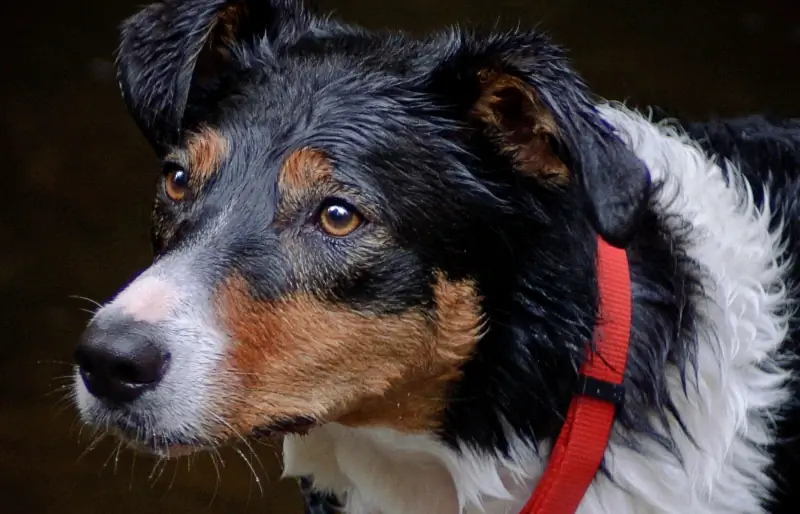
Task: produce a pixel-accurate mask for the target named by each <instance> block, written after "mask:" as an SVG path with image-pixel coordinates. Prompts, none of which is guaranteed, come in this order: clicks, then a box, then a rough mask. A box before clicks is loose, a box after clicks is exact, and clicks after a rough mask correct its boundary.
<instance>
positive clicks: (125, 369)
mask: <svg viewBox="0 0 800 514" xmlns="http://www.w3.org/2000/svg"><path fill="white" fill-rule="evenodd" d="M139 371H140V370H139V369H138V368H137V367H136V366H135V365H134V364H132V363H130V362H120V363H117V365H116V366H114V368H113V369H112V370H111V374H112V375H114V376H115V377H117V379H118V380H120V381H122V382H128V383H131V384H137V383H146V382H149V380H142V378H143V377H142V374H141V373H140V372H139Z"/></svg>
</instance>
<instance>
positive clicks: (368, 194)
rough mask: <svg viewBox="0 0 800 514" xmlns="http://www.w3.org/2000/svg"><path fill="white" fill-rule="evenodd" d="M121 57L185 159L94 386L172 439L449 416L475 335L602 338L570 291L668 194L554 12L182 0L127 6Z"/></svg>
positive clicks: (558, 342) (87, 351) (163, 181)
mask: <svg viewBox="0 0 800 514" xmlns="http://www.w3.org/2000/svg"><path fill="white" fill-rule="evenodd" d="M118 67H119V80H120V86H121V88H122V91H123V96H124V99H125V102H126V104H127V105H128V107H129V110H130V112H131V114H132V116H133V118H134V119H135V120H136V122H137V124H138V125H139V127H140V129H141V130H142V132H143V133H144V135H145V136H146V137H147V139H148V140H149V141H150V143H151V144H152V145H153V147H154V149H155V151H156V152H157V154H158V156H159V157H160V158H161V159H162V161H163V173H162V175H161V176H160V177H159V182H158V192H157V196H156V201H155V208H154V213H153V241H154V247H155V253H156V258H155V260H154V262H153V264H152V266H150V267H149V268H148V269H147V270H145V271H144V272H143V273H142V274H141V275H139V276H138V277H137V278H136V279H135V280H134V281H133V282H132V283H130V284H129V285H128V286H127V287H126V288H125V289H123V290H122V291H121V292H120V293H119V294H118V295H117V296H116V297H115V298H114V299H113V301H111V302H110V303H108V304H107V305H105V306H104V307H103V308H102V309H101V310H100V311H99V312H97V314H96V315H95V317H94V318H93V319H92V321H91V323H90V325H89V327H88V328H87V331H86V333H85V335H84V338H83V341H82V342H81V344H80V346H79V349H78V351H77V354H76V358H77V362H78V364H79V368H78V370H79V371H78V374H77V375H78V376H77V377H76V384H75V387H76V388H77V397H78V403H79V408H80V411H81V414H82V416H83V418H84V419H85V420H86V421H88V422H90V423H95V424H100V425H105V424H107V425H108V426H111V427H113V428H114V429H116V430H117V431H118V432H119V433H120V434H121V435H122V436H123V437H125V438H127V439H129V440H131V441H132V442H134V443H138V444H140V445H142V446H145V447H149V448H151V449H154V450H158V451H162V452H167V453H174V452H177V451H178V450H179V449H180V448H182V447H186V446H189V447H198V446H204V445H212V444H219V443H223V442H224V441H226V440H227V439H229V438H232V437H235V436H238V435H241V434H250V433H252V432H253V431H261V432H264V431H266V432H297V431H302V430H304V429H306V428H308V427H310V426H312V425H314V424H319V423H325V422H331V421H335V422H339V423H343V424H348V425H353V426H361V425H380V426H387V427H392V428H396V429H398V430H403V431H408V432H415V431H430V430H437V429H441V428H442V426H443V425H444V424H446V423H447V418H448V416H450V415H451V414H449V412H450V411H451V410H452V402H451V401H450V400H451V399H452V397H453V395H454V394H457V393H456V392H455V391H457V390H458V388H459V384H460V383H461V382H462V380H463V378H464V375H465V374H466V373H469V372H470V370H469V366H470V362H473V361H475V360H476V359H477V358H478V357H477V356H480V360H481V362H482V365H483V366H485V365H487V363H489V364H491V363H492V362H494V360H496V361H497V362H498V363H499V362H500V361H502V359H503V358H504V357H503V355H502V354H503V352H504V350H503V345H504V344H507V341H509V340H514V341H515V342H516V343H515V344H517V343H519V344H523V343H524V344H525V345H527V349H528V352H529V353H532V354H533V357H532V360H531V362H534V363H536V362H538V363H543V362H544V363H546V362H547V358H549V357H553V356H555V357H553V358H555V359H556V360H557V357H558V356H560V355H562V354H567V353H569V352H573V351H574V350H575V348H576V347H580V341H579V339H580V338H581V337H583V336H585V335H587V333H588V334H590V333H591V328H590V325H591V320H576V319H575V317H576V316H578V314H573V313H572V312H571V310H570V306H569V305H567V304H565V303H564V302H563V301H561V300H562V299H563V298H565V297H567V298H570V300H569V301H570V302H572V303H573V304H576V305H579V304H581V303H582V302H583V303H586V302H588V303H591V302H593V301H594V296H593V295H594V293H593V291H594V289H593V288H594V286H593V285H592V284H593V282H592V280H593V275H592V273H593V271H592V266H591V265H592V256H593V246H592V242H593V240H594V237H595V234H596V233H599V234H601V235H602V236H603V237H605V238H606V239H607V240H609V241H610V242H612V243H615V244H624V243H625V242H626V241H627V240H628V238H629V237H630V236H631V234H632V233H633V232H634V231H635V229H636V224H637V221H638V219H639V215H640V213H641V212H642V210H643V208H644V206H645V203H646V198H647V193H648V188H649V179H648V173H647V170H646V169H645V168H644V166H643V164H642V163H641V162H640V161H638V160H637V159H636V158H635V157H634V156H633V155H632V154H631V153H630V152H629V151H628V150H627V149H626V148H625V147H624V145H623V144H622V143H621V142H620V141H619V140H618V139H617V138H616V136H615V135H614V134H613V131H612V130H611V129H610V127H608V126H607V125H606V124H605V123H603V122H602V121H601V120H600V118H599V117H598V115H597V113H596V112H595V110H594V108H593V106H592V103H591V102H590V100H589V99H588V97H587V96H586V94H585V93H584V88H583V85H582V83H581V81H580V80H579V79H578V78H577V76H576V75H574V74H573V73H572V72H571V71H570V70H569V68H568V67H567V66H566V64H565V62H564V59H563V57H562V55H561V53H560V51H559V50H558V49H556V48H555V47H553V46H551V45H550V44H549V43H548V42H547V41H546V40H545V39H543V38H542V37H540V36H538V35H536V34H533V33H529V32H511V33H508V34H503V35H493V36H486V37H483V36H479V35H475V34H466V33H463V32H458V31H455V32H449V33H446V34H441V35H435V36H431V37H429V38H427V39H421V40H415V39H411V38H408V37H406V36H404V35H400V34H394V33H392V34H376V33H370V32H367V31H365V30H362V29H359V28H356V27H351V26H346V25H343V24H340V23H338V22H335V21H332V20H330V19H327V18H320V17H316V16H314V15H312V14H311V13H309V12H308V11H307V10H306V9H305V8H304V7H302V6H301V5H299V4H297V3H295V2H293V1H291V0H273V1H245V0H239V1H224V0H186V1H178V0H165V1H164V2H162V3H158V4H154V5H152V6H150V7H148V8H146V9H145V10H143V11H142V12H140V13H139V14H137V15H136V16H134V17H133V18H131V19H130V20H128V21H127V22H126V23H125V24H124V27H123V30H122V44H121V46H120V50H119V56H118ZM522 306H524V308H523V307H522ZM521 310H524V311H525V312H526V313H527V314H526V316H524V320H525V321H524V323H523V325H524V326H523V325H520V324H519V323H518V321H519V320H520V319H523V317H521V316H520V315H518V311H520V312H521ZM583 310H584V311H585V310H586V309H585V308H584V309H583ZM589 310H591V309H589ZM576 312H577V311H576ZM577 326H580V327H582V328H581V330H579V331H578V333H576V330H575V327H577ZM587 327H588V328H587ZM487 341H490V342H491V344H490V343H487ZM537 351H541V354H536V352H537ZM548 356H549V357H548ZM546 357H547V358H546ZM498 365H499V364H498ZM514 365H520V363H514ZM533 365H534V366H535V365H536V364H533ZM545 372H546V371H545V370H539V375H540V376H541V374H542V373H545ZM486 378H487V380H489V381H491V378H490V377H488V376H487V377H486ZM486 387H487V391H489V390H491V385H487V386H486ZM498 400H499V399H498ZM461 404H462V405H466V406H467V408H468V404H469V398H461Z"/></svg>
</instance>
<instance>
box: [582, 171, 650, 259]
mask: <svg viewBox="0 0 800 514" xmlns="http://www.w3.org/2000/svg"><path fill="white" fill-rule="evenodd" d="M625 186H626V187H625V189H624V190H622V191H617V192H616V194H610V195H608V197H607V198H605V199H603V200H599V201H598V200H595V206H594V209H592V211H593V212H594V217H595V219H594V220H593V221H594V222H595V223H594V224H595V227H596V230H597V232H598V234H599V235H600V236H601V237H602V238H603V239H604V240H606V242H608V243H609V244H610V245H612V246H616V247H618V248H624V247H626V246H627V245H628V244H629V243H630V242H631V240H632V239H633V238H634V237H635V235H636V233H637V232H638V230H639V227H640V225H641V221H642V216H643V214H644V213H645V211H646V210H647V208H648V206H649V201H648V200H649V198H650V191H651V188H652V182H651V179H650V173H649V172H648V170H647V168H643V169H642V170H636V172H634V173H633V175H632V176H629V177H628V181H627V182H626V184H625Z"/></svg>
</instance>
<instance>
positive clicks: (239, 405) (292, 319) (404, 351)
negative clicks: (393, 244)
mask: <svg viewBox="0 0 800 514" xmlns="http://www.w3.org/2000/svg"><path fill="white" fill-rule="evenodd" d="M435 287H436V316H435V319H431V318H430V316H427V315H426V314H425V313H423V312H422V311H409V312H406V313H403V314H397V315H374V314H366V313H360V312H355V311H352V310H349V309H347V308H345V307H342V306H339V305H334V304H329V303H326V302H322V301H320V300H318V299H315V298H313V297H312V296H310V295H305V294H297V295H294V296H292V297H288V298H285V299H281V300H278V301H273V302H259V301H256V300H254V299H253V298H252V296H251V295H250V293H249V292H248V288H247V284H246V283H245V282H244V280H242V279H241V278H238V277H234V278H232V279H230V280H228V282H227V283H226V284H225V286H224V287H223V288H222V289H221V290H220V291H219V295H218V301H217V305H218V312H219V315H220V317H221V318H222V320H223V322H224V324H225V326H226V327H227V329H228V331H229V333H230V335H231V336H232V338H233V339H234V342H232V343H231V344H232V347H231V350H230V353H229V356H228V360H227V370H226V371H224V372H223V375H225V374H227V375H229V376H230V377H231V379H232V382H228V381H227V379H226V383H225V384H224V387H225V388H227V389H228V390H229V393H230V394H229V395H228V397H227V398H225V399H224V401H221V402H220V403H224V404H225V405H226V406H227V409H223V412H224V416H225V417H226V419H227V420H228V422H229V423H230V424H231V427H232V428H233V429H235V430H240V431H247V430H250V429H251V428H253V427H255V426H263V425H265V424H269V423H271V422H273V421H279V420H281V419H286V418H291V417H296V416H311V417H315V418H317V419H319V420H320V421H339V422H341V423H343V424H347V425H351V426H368V425H380V426H384V427H392V428H396V429H398V430H401V431H404V432H418V431H423V430H430V429H432V428H435V427H436V426H438V424H439V422H440V421H441V413H442V410H443V408H444V405H445V395H446V394H447V389H448V386H449V385H450V384H452V382H453V381H454V380H456V379H457V378H458V377H459V374H460V367H461V365H462V364H463V363H464V361H465V360H466V359H467V358H468V356H469V355H470V354H471V353H472V352H473V350H474V348H475V345H476V344H477V341H478V340H479V338H480V330H481V326H482V325H481V314H480V308H479V304H478V302H479V299H478V296H477V294H476V292H475V288H474V286H473V284H471V283H470V282H466V281H465V282H457V283H456V282H449V281H447V280H446V279H444V278H443V277H439V280H438V282H437V284H436V286H435Z"/></svg>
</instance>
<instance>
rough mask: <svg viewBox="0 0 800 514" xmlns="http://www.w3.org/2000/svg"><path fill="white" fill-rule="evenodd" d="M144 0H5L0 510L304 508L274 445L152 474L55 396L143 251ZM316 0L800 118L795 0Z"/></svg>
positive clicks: (150, 168) (668, 103)
mask: <svg viewBox="0 0 800 514" xmlns="http://www.w3.org/2000/svg"><path fill="white" fill-rule="evenodd" d="M145 1H147V0H136V1H129V0H115V1H108V0H72V1H68V2H60V1H55V0H51V1H48V0H42V1H38V2H13V4H9V5H10V6H12V5H13V7H7V8H6V10H5V11H4V13H3V19H4V20H5V22H4V23H3V28H2V31H0V40H1V41H2V45H0V47H1V48H5V50H4V52H5V57H4V61H3V62H4V63H5V64H4V65H3V68H4V72H3V73H2V78H1V79H0V145H2V153H3V155H5V156H6V157H5V159H6V164H5V165H4V166H3V167H4V171H3V172H2V177H3V181H2V186H0V189H2V190H3V191H5V193H4V195H3V196H4V198H5V200H3V201H2V202H0V211H1V212H2V214H0V313H2V314H0V323H2V335H1V336H0V345H1V346H0V513H11V512H14V513H63V514H68V513H81V514H94V513H105V512H114V513H119V514H123V513H128V512H130V513H133V512H136V513H141V512H148V513H153V514H156V513H172V512H174V513H186V512H193V513H200V512H207V513H223V512H226V513H231V512H237V513H239V512H257V513H261V514H267V513H280V514H292V513H297V512H299V496H298V494H297V492H296V488H295V485H294V483H293V482H280V481H278V480H277V476H278V473H279V466H278V461H277V458H276V449H274V448H268V447H258V448H257V452H258V456H259V460H260V463H259V462H257V461H256V459H254V458H252V457H248V460H249V461H251V464H252V466H253V468H254V470H255V472H256V474H257V475H258V476H259V477H260V482H259V483H256V481H255V480H254V478H253V475H252V473H251V470H250V467H249V466H250V465H249V464H247V463H245V462H244V460H243V459H242V458H241V457H240V456H239V455H238V454H237V453H236V452H235V451H234V450H231V449H229V450H226V451H223V452H222V458H223V460H224V463H225V467H224V469H220V470H219V475H218V474H217V471H216V470H215V468H214V466H213V465H212V463H211V460H210V459H209V457H208V456H207V455H203V456H200V457H199V458H197V459H195V460H194V461H188V460H186V459H184V460H180V461H177V462H172V463H170V464H168V465H167V466H166V467H165V468H164V469H163V470H161V469H160V468H156V469H155V473H152V471H153V466H154V464H155V462H154V461H153V460H152V459H149V458H146V457H142V456H138V457H136V458H134V456H133V455H132V454H131V453H130V452H122V453H121V454H120V455H119V456H118V458H117V456H116V455H115V454H113V450H114V445H113V444H110V443H109V442H102V443H100V444H98V445H97V446H96V447H95V448H94V449H93V450H92V451H89V452H86V451H85V450H86V449H87V447H88V446H89V443H90V439H89V438H88V437H87V434H83V437H79V435H80V434H79V432H80V430H79V426H78V425H77V423H76V422H75V411H74V410H73V409H72V407H71V405H69V404H68V403H64V402H63V401H60V400H61V399H62V398H63V396H64V394H65V391H64V390H63V386H64V385H65V384H66V382H65V378H64V377H66V376H67V375H69V373H70V371H71V370H70V366H69V362H70V360H71V355H72V350H73V348H74V345H75V343H76V341H77V338H78V335H79V334H80V332H81V330H82V328H83V325H84V323H85V322H86V320H87V318H88V314H87V313H86V312H84V311H83V310H82V309H90V308H92V306H91V305H90V304H89V303H88V302H86V301H82V300H77V299H73V298H70V296H71V295H81V296H87V297H90V298H94V299H97V300H101V301H103V300H106V299H108V298H109V296H110V295H112V294H113V293H114V292H115V291H116V290H118V289H119V288H120V287H121V286H122V285H123V284H124V283H125V282H126V281H127V280H128V279H129V278H130V277H131V276H132V275H133V274H134V273H135V272H137V271H138V270H140V269H142V268H143V267H145V266H147V264H148V262H149V258H150V253H149V242H148V217H149V210H150V202H151V197H152V195H153V194H154V192H155V180H156V177H157V174H158V170H157V168H156V166H155V161H154V158H153V156H152V155H151V153H150V150H149V148H148V147H147V145H146V143H145V142H144V140H143V139H142V137H141V136H140V135H139V133H138V132H137V131H136V129H135V128H134V125H133V122H132V121H131V120H130V119H129V118H128V117H127V114H126V112H125V109H124V106H123V103H122V100H121V99H120V96H119V93H118V91H117V87H116V83H115V80H114V75H113V69H112V58H113V57H112V52H113V50H114V48H115V44H116V29H117V26H118V24H119V23H120V21H121V20H122V19H123V18H124V17H127V16H129V15H131V14H132V13H133V12H134V11H135V9H136V8H137V6H138V5H140V4H141V3H143V2H145ZM319 4H320V5H321V7H322V8H325V9H335V10H336V11H338V13H339V15H340V16H343V17H345V18H347V19H350V20H353V21H356V22H359V23H361V24H363V25H366V26H370V27H401V28H405V29H409V30H412V31H424V30H426V29H429V28H432V27H435V26H438V25H442V24H449V23H453V22H456V21H459V22H467V23H470V22H480V23H483V24H490V25H491V24H493V23H495V22H496V21H498V20H500V25H501V26H507V25H511V24H514V23H516V22H517V21H521V22H522V24H524V25H530V26H533V25H536V26H539V27H540V28H541V29H543V30H545V31H547V32H549V33H550V34H551V35H552V36H554V37H555V39H556V40H557V41H559V42H561V43H562V44H563V45H564V46H566V47H567V48H568V49H570V52H571V56H572V58H573V60H574V62H575V66H576V67H577V69H578V70H579V71H580V72H581V73H582V74H583V75H584V76H585V77H586V79H587V80H588V82H589V84H590V85H591V87H592V88H593V89H594V90H595V91H596V92H597V93H599V94H601V95H603V96H606V97H608V98H613V99H617V100H627V101H628V103H629V104H631V105H634V106H639V107H643V106H647V105H659V106H661V107H664V108H667V109H670V110H672V111H673V112H678V113H680V114H682V115H685V116H690V117H693V118H705V117H709V116H712V115H720V116H730V115H738V114H745V113H749V112H756V111H758V112H762V113H770V114H775V115H784V116H788V115H793V116H800V94H798V89H797V86H798V84H800V65H799V63H800V57H798V56H800V16H798V15H800V7H798V6H797V5H793V4H796V2H791V1H785V0H762V1H760V2H753V1H752V0H750V1H746V0H727V1H726V2H713V1H700V0H695V1H690V2H687V1H672V2H656V1H653V2H645V1H640V2H623V1H610V0H593V1H591V2H590V1H577V0H558V1H546V0H539V1H533V0H517V1H512V0H491V1H486V0H402V1H399V0H398V1H376V0H338V1H337V0H323V1H320V2H319ZM12 9H13V10H12ZM245 453H246V452H245ZM104 463H105V465H104ZM151 475H152V476H151ZM218 476H219V478H218ZM261 490H263V493H262V492H261Z"/></svg>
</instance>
